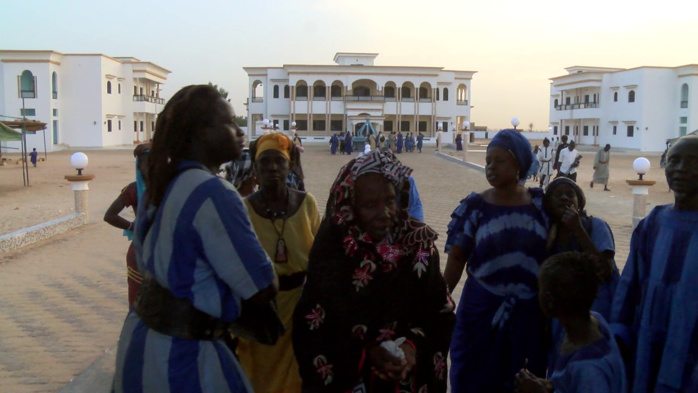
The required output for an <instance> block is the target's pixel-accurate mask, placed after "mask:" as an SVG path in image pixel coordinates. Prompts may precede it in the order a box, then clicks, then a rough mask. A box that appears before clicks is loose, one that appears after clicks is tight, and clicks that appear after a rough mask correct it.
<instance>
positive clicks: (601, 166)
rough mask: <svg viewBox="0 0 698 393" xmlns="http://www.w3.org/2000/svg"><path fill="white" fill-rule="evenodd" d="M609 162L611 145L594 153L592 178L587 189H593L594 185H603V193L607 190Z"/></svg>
mask: <svg viewBox="0 0 698 393" xmlns="http://www.w3.org/2000/svg"><path fill="white" fill-rule="evenodd" d="M610 160H611V145H608V144H607V145H606V146H605V147H604V148H603V149H600V150H599V151H598V152H597V153H596V158H594V178H593V179H592V180H591V183H589V187H591V188H594V183H599V184H603V190H604V191H611V190H609V189H608V177H609V176H608V163H609V161H610Z"/></svg>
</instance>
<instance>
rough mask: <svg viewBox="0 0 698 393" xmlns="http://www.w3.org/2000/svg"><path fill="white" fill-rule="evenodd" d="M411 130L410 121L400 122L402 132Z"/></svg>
mask: <svg viewBox="0 0 698 393" xmlns="http://www.w3.org/2000/svg"><path fill="white" fill-rule="evenodd" d="M409 130H410V122H409V121H405V120H403V121H401V122H400V131H409Z"/></svg>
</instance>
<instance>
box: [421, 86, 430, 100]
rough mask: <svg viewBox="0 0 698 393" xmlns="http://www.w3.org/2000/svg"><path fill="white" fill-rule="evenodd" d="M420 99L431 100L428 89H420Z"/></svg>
mask: <svg viewBox="0 0 698 393" xmlns="http://www.w3.org/2000/svg"><path fill="white" fill-rule="evenodd" d="M419 98H429V90H427V88H426V87H420V88H419Z"/></svg>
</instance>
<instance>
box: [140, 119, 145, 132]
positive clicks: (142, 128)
mask: <svg viewBox="0 0 698 393" xmlns="http://www.w3.org/2000/svg"><path fill="white" fill-rule="evenodd" d="M144 129H145V127H143V121H141V132H143V130H144Z"/></svg>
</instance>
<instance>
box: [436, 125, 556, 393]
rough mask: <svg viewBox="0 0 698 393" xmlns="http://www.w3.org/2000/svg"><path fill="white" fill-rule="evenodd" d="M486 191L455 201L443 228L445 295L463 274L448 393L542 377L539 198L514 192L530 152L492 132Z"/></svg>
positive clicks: (497, 388) (519, 141)
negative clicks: (522, 375)
mask: <svg viewBox="0 0 698 393" xmlns="http://www.w3.org/2000/svg"><path fill="white" fill-rule="evenodd" d="M486 162H487V166H486V175H487V181H488V182H489V183H490V185H492V188H490V189H488V190H485V191H483V192H481V193H479V194H478V193H472V194H470V195H469V196H468V197H467V198H465V199H464V200H462V201H461V204H460V206H458V207H457V208H456V210H455V211H454V212H453V214H452V215H451V217H452V220H451V222H450V224H449V225H448V238H447V240H446V252H448V262H447V264H446V270H445V272H444V276H445V279H446V283H447V284H448V286H449V288H450V290H451V291H452V290H453V288H454V287H455V286H456V285H457V284H458V281H460V278H461V275H462V274H463V269H464V268H465V267H466V266H467V273H468V278H467V279H466V281H465V285H464V288H463V293H462V296H461V300H460V303H459V305H458V310H457V312H456V327H455V330H454V332H453V338H452V340H451V391H453V392H459V393H461V392H512V391H513V390H514V385H513V382H514V375H515V374H516V373H517V372H518V371H519V370H520V369H522V368H524V367H526V368H527V369H529V370H531V371H533V370H535V371H533V372H534V374H535V373H540V374H537V375H544V374H545V364H546V349H547V348H546V344H545V343H546V340H545V339H544V338H545V324H546V322H545V318H544V317H543V315H542V313H541V310H540V307H539V306H538V296H537V294H538V282H537V281H538V268H539V265H540V263H541V262H542V260H543V257H544V253H545V242H546V233H547V229H546V226H547V219H546V218H545V215H544V213H543V190H541V189H539V188H531V189H527V188H525V187H523V186H520V185H519V184H518V182H519V180H520V179H524V178H525V177H526V174H527V173H528V170H529V168H530V166H531V162H532V156H531V145H530V143H529V142H528V141H527V140H526V138H525V137H524V136H522V135H521V133H519V132H518V131H515V130H503V131H500V132H499V133H498V134H497V135H496V136H495V137H494V138H493V139H492V142H491V143H490V144H489V146H488V148H487V155H486Z"/></svg>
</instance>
